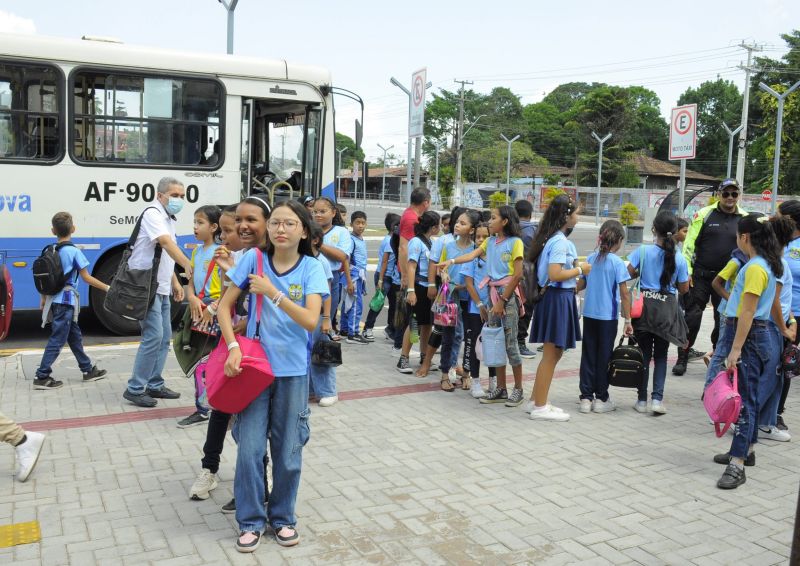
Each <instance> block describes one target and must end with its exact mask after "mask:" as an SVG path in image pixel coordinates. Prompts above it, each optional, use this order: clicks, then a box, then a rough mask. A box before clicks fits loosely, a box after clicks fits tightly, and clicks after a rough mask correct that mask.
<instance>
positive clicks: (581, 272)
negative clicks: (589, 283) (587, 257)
mask: <svg viewBox="0 0 800 566" xmlns="http://www.w3.org/2000/svg"><path fill="white" fill-rule="evenodd" d="M576 267H577V268H578V277H583V268H582V267H581V266H580V265H578V266H576Z"/></svg>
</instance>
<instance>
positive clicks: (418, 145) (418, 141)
mask: <svg viewBox="0 0 800 566" xmlns="http://www.w3.org/2000/svg"><path fill="white" fill-rule="evenodd" d="M420 161H422V136H417V137H416V138H414V188H415V189H416V188H417V187H419V170H420Z"/></svg>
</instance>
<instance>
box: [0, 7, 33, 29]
mask: <svg viewBox="0 0 800 566" xmlns="http://www.w3.org/2000/svg"><path fill="white" fill-rule="evenodd" d="M0 32H4V33H36V24H34V23H33V20H29V19H28V18H21V17H19V16H16V15H14V14H12V13H10V12H4V11H3V10H0Z"/></svg>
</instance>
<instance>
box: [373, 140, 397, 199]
mask: <svg viewBox="0 0 800 566" xmlns="http://www.w3.org/2000/svg"><path fill="white" fill-rule="evenodd" d="M377 145H378V147H379V148H381V149H382V150H383V182H382V183H381V203H383V197H384V195H385V194H386V152H387V151H389V150H390V149H392V148H393V147H394V146H393V145H390V146H389V147H383V146H382V145H381V144H377Z"/></svg>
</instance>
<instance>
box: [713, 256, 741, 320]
mask: <svg viewBox="0 0 800 566" xmlns="http://www.w3.org/2000/svg"><path fill="white" fill-rule="evenodd" d="M741 267H742V263H741V262H740V261H739V260H738V259H736V258H731V259H730V260H729V261H728V263H726V264H725V267H723V268H722V271H720V272H719V273H717V277H719V278H720V279H722V280H723V281H725V290H726V291H728V293H729V294H730V292H731V286H732V285H733V282H734V280H735V279H736V274H737V273H739V269H741ZM726 306H728V299H726V298H725V297H720V300H719V307H718V308H717V312H718V313H720V314H721V315H724V314H725V307H726Z"/></svg>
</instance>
